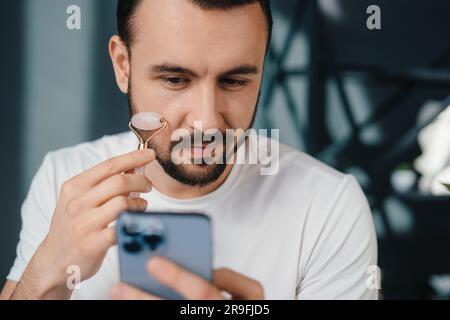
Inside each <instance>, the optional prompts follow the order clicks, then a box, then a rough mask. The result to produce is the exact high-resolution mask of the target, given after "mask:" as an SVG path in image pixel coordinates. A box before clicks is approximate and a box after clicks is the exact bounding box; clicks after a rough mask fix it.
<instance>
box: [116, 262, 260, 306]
mask: <svg viewBox="0 0 450 320" xmlns="http://www.w3.org/2000/svg"><path fill="white" fill-rule="evenodd" d="M147 270H148V272H149V273H150V274H151V275H152V276H153V277H154V278H155V279H156V280H157V281H159V282H160V283H161V284H164V285H165V286H167V287H169V288H171V289H173V290H175V291H177V292H178V293H179V294H181V295H182V296H183V297H185V298H186V299H188V300H222V299H224V296H223V295H222V293H221V291H225V292H227V293H229V294H230V295H231V297H232V298H233V299H235V300H263V299H264V290H263V287H262V286H261V284H260V283H259V282H257V281H256V280H253V279H250V278H248V277H246V276H243V275H241V274H239V273H236V272H234V271H232V270H230V269H227V268H220V269H217V270H214V281H213V283H212V284H211V283H209V282H208V281H206V280H204V279H203V278H201V277H199V276H197V275H195V274H193V273H191V272H188V271H186V270H185V269H183V268H182V267H180V266H178V265H176V264H175V263H173V262H171V261H169V260H167V259H165V258H162V257H154V258H152V259H150V261H149V263H148V264H147ZM111 297H112V298H113V299H116V300H160V299H161V298H160V297H157V296H154V295H151V294H149V293H146V292H144V291H141V290H139V289H136V288H134V287H131V286H129V285H126V284H124V283H120V284H117V285H116V286H114V287H113V288H112V290H111Z"/></svg>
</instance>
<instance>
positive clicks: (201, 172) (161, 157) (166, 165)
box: [127, 74, 261, 188]
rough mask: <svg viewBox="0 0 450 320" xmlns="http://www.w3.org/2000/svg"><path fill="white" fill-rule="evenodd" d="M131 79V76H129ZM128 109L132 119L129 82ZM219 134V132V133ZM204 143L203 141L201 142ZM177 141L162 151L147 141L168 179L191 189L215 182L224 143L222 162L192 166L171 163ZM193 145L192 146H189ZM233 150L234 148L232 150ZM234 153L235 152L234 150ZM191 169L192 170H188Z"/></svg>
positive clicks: (224, 164) (222, 168)
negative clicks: (170, 178)
mask: <svg viewBox="0 0 450 320" xmlns="http://www.w3.org/2000/svg"><path fill="white" fill-rule="evenodd" d="M130 78H131V74H130ZM260 96H261V92H259V95H258V99H257V102H256V107H255V111H254V113H253V117H252V121H251V124H250V126H249V128H251V127H252V126H253V124H254V121H255V118H256V110H257V108H258V103H259V99H260ZM127 97H128V107H129V110H130V116H131V117H132V116H133V115H135V114H136V113H137V108H136V106H135V105H134V103H133V99H132V90H131V81H129V82H128V94H127ZM219 132H220V131H219ZM220 134H221V135H222V137H223V139H222V141H223V142H224V141H226V140H225V134H224V133H223V132H220ZM190 138H191V141H194V133H193V134H191V137H190ZM202 141H204V140H202ZM179 143H180V142H179V141H171V143H170V145H169V147H168V148H167V150H164V149H165V148H162V147H160V146H158V145H157V144H156V143H154V141H149V143H148V146H149V147H150V148H151V149H153V150H154V151H155V156H156V157H155V158H156V160H157V161H158V163H159V164H160V165H161V167H162V168H163V169H164V171H165V173H166V174H168V175H169V176H170V177H172V178H173V179H175V180H176V181H178V182H180V183H182V184H184V185H187V186H191V187H198V188H201V187H205V186H207V185H209V184H211V183H213V182H215V181H216V180H217V179H219V177H220V176H221V175H222V174H223V172H224V171H225V169H226V167H227V161H226V160H227V157H228V156H229V154H228V151H227V149H226V147H225V143H224V145H223V148H222V150H223V154H222V155H221V156H220V157H221V158H222V159H221V160H222V161H218V162H219V163H216V162H214V163H209V164H207V163H204V162H203V163H201V164H194V161H192V164H183V163H181V164H175V163H174V162H173V161H172V157H171V155H172V151H173V149H174V148H175V147H176V146H177V145H178V144H179ZM191 145H193V144H191ZM233 149H235V148H233ZM234 151H235V150H234ZM189 167H191V168H192V169H189Z"/></svg>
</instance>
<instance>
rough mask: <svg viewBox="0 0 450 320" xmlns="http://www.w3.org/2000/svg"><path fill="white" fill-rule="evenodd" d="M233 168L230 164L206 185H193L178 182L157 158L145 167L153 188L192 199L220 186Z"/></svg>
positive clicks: (174, 196) (167, 193)
mask: <svg viewBox="0 0 450 320" xmlns="http://www.w3.org/2000/svg"><path fill="white" fill-rule="evenodd" d="M232 168H233V165H232V164H228V165H227V166H226V168H225V170H224V172H223V173H222V174H221V175H220V177H219V178H218V179H217V180H216V181H214V182H212V183H210V184H208V185H207V186H204V187H192V186H187V185H185V184H182V183H180V182H178V181H177V180H175V179H173V178H172V177H171V176H169V175H168V174H167V173H166V172H165V171H164V169H163V168H162V167H161V165H160V164H159V163H158V161H156V160H155V161H153V162H152V163H151V164H149V165H148V166H147V167H146V168H145V175H146V177H147V178H148V179H149V180H150V181H151V182H152V183H153V188H156V190H158V191H159V192H161V193H162V194H165V195H166V196H169V197H172V198H176V199H192V198H197V197H201V196H203V195H206V194H208V193H211V192H213V191H214V190H216V189H217V188H219V187H220V186H221V185H222V184H223V183H224V182H225V180H226V179H227V177H228V175H229V174H230V172H231V169H232Z"/></svg>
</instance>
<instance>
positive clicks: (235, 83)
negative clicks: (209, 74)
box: [220, 78, 247, 88]
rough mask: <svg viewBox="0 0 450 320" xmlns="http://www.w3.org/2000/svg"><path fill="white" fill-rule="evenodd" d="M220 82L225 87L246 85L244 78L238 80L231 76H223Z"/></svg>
mask: <svg viewBox="0 0 450 320" xmlns="http://www.w3.org/2000/svg"><path fill="white" fill-rule="evenodd" d="M220 83H221V84H222V85H223V86H225V87H233V88H234V87H245V86H246V85H247V81H246V80H238V79H232V78H223V79H221V80H220Z"/></svg>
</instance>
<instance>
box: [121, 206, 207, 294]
mask: <svg viewBox="0 0 450 320" xmlns="http://www.w3.org/2000/svg"><path fill="white" fill-rule="evenodd" d="M116 232H117V243H118V246H119V264H120V275H121V280H122V282H125V283H127V284H129V285H132V286H134V287H137V288H140V289H142V290H145V291H147V292H149V293H152V294H155V295H157V296H159V297H161V298H164V299H176V300H179V299H183V297H182V296H180V295H179V294H178V293H177V292H175V291H173V290H171V289H169V288H167V287H165V286H163V285H161V284H160V283H158V282H157V281H156V280H155V279H153V278H152V277H151V276H150V275H149V273H148V272H147V270H146V265H147V262H148V260H149V259H150V258H151V257H152V256H155V255H157V256H164V257H166V258H168V259H169V260H171V261H173V262H175V263H177V264H179V265H180V266H182V267H184V268H185V269H187V270H189V271H191V272H193V273H195V274H197V275H199V276H201V277H202V278H204V279H206V280H208V281H211V279H212V253H211V250H212V249H211V227H210V220H209V218H208V217H207V216H205V215H202V214H196V213H192V214H191V213H180V214H175V213H149V212H145V213H142V212H124V213H122V214H121V215H120V217H119V220H118V223H117V225H116Z"/></svg>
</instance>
